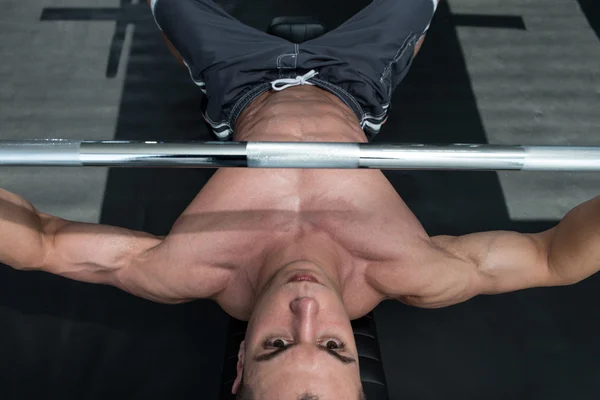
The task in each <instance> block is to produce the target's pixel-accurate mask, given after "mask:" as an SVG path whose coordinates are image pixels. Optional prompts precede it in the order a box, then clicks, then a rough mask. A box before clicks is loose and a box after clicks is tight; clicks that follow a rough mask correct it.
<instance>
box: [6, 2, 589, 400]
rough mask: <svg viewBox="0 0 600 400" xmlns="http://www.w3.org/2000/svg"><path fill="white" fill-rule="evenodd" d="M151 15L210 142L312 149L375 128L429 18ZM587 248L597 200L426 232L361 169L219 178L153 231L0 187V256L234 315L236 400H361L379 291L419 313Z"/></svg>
mask: <svg viewBox="0 0 600 400" xmlns="http://www.w3.org/2000/svg"><path fill="white" fill-rule="evenodd" d="M151 6H152V8H153V11H154V15H155V17H156V20H157V23H158V25H159V27H160V28H161V29H162V30H163V31H164V33H165V35H166V37H167V38H168V40H169V42H170V43H172V44H170V45H171V48H172V50H173V51H174V52H175V53H176V55H178V56H181V60H182V63H183V64H185V65H186V66H187V67H188V68H189V70H190V73H191V76H192V79H193V80H194V81H195V82H196V83H197V84H198V85H199V86H200V87H201V88H202V89H203V90H204V91H205V92H206V93H207V103H206V104H205V107H204V109H203V112H204V115H205V118H206V120H207V121H208V122H209V123H210V124H211V125H212V127H213V130H214V132H215V134H217V136H219V137H221V138H223V139H227V138H230V137H233V139H234V140H237V141H250V140H252V141H326V142H333V141H339V142H367V141H368V140H369V138H371V137H373V136H374V135H375V134H377V132H378V131H379V129H380V127H381V124H382V123H383V121H385V118H386V115H387V110H388V108H389V101H390V96H391V93H392V91H393V89H394V87H395V86H396V85H397V84H398V83H399V82H400V80H401V79H402V77H403V76H404V75H405V74H406V72H407V70H408V68H409V66H410V63H411V61H412V59H413V57H414V55H415V54H416V53H417V51H418V48H419V46H420V43H421V42H422V40H423V37H424V34H425V31H426V30H427V27H428V25H429V21H430V19H431V16H432V15H433V12H434V9H435V7H434V3H433V2H432V1H431V0H376V1H374V2H373V3H371V4H370V5H369V6H367V7H366V8H365V9H364V10H362V11H361V12H360V13H359V14H357V15H356V16H355V17H353V18H352V19H350V20H349V21H347V22H346V23H345V24H344V25H342V26H341V27H339V28H338V29H336V30H334V31H332V32H330V33H328V34H326V35H324V36H322V37H321V38H318V39H316V40H312V41H309V42H307V43H304V44H302V45H294V44H291V43H289V42H287V41H285V40H283V39H280V38H276V37H271V36H269V35H266V34H264V33H262V32H259V31H256V30H253V29H252V28H249V27H246V26H244V25H243V24H241V23H239V22H238V21H236V20H234V19H233V18H232V17H230V16H228V15H227V14H226V13H225V12H224V11H223V10H221V9H220V8H219V7H218V6H216V5H215V4H214V3H213V2H212V1H211V0H159V1H158V2H156V1H151ZM311 71H312V72H311ZM316 73H318V75H315V74H316ZM297 76H300V78H296V77H297ZM282 89H283V90H282ZM599 244H600V197H598V198H596V199H593V200H591V201H589V202H587V203H585V204H582V205H581V206H579V207H577V208H576V209H574V210H573V211H571V212H570V213H568V214H567V215H566V216H565V218H564V219H563V220H562V221H561V223H560V224H559V225H558V226H557V227H555V228H553V229H550V230H548V231H546V232H542V233H539V234H527V235H526V234H519V233H515V232H486V233H476V234H471V235H467V236H463V237H449V236H437V237H429V236H428V235H427V234H426V232H425V231H424V229H423V227H422V226H421V225H420V223H419V221H417V219H416V218H415V216H414V215H413V214H412V213H411V211H410V210H409V209H408V207H407V206H406V205H405V203H404V202H403V201H402V199H401V198H400V197H399V196H398V194H397V193H396V191H395V190H394V188H393V187H392V186H391V185H390V183H389V182H388V181H387V180H386V179H385V177H384V175H383V174H382V173H381V172H380V171H374V170H355V171H348V170H254V169H252V170H251V169H226V168H222V169H219V170H218V171H217V172H216V173H215V174H214V176H213V178H212V179H211V180H210V181H209V182H208V183H207V184H206V185H205V187H204V188H203V189H202V190H201V192H200V193H199V194H198V196H197V197H196V198H195V199H194V201H193V202H192V203H191V204H190V206H189V207H188V208H187V209H186V211H185V212H184V213H183V214H182V215H181V216H180V218H179V219H178V220H177V222H176V223H175V225H174V226H173V228H172V230H171V232H170V233H169V235H168V236H166V237H164V238H163V237H155V236H152V235H149V234H146V233H143V232H133V231H128V230H125V229H120V228H116V227H110V226H102V225H96V224H83V223H77V222H70V221H65V220H63V219H61V218H57V217H53V216H50V215H47V214H44V213H42V212H40V211H38V210H36V209H35V208H34V207H33V206H32V205H31V204H30V203H28V202H27V201H25V200H24V199H22V198H21V197H19V196H18V195H15V194H12V193H9V192H6V191H0V262H3V263H6V264H8V265H10V266H12V267H13V268H16V269H19V270H42V271H47V272H50V273H53V274H58V275H62V276H65V277H68V278H71V279H76V280H80V281H85V282H92V283H101V284H108V285H114V286H116V287H119V288H121V289H123V290H125V291H128V292H130V293H132V294H134V295H136V296H140V297H143V298H146V299H149V300H152V301H157V302H162V303H172V304H175V303H182V302H186V301H191V300H194V299H199V298H209V299H213V300H214V301H216V302H217V303H218V304H219V305H220V306H221V307H222V308H223V309H224V310H225V311H226V312H228V313H229V314H230V315H232V316H233V317H235V318H238V319H242V320H248V321H249V325H248V330H247V334H246V338H245V341H244V342H243V343H242V345H241V346H240V350H239V361H238V377H237V379H236V381H235V384H234V386H233V388H232V391H233V392H234V393H236V392H237V393H238V398H244V399H283V400H287V399H294V400H295V399H299V398H310V399H315V398H319V399H321V400H329V399H336V400H340V399H352V400H355V399H357V398H360V396H361V392H362V390H361V382H360V376H359V369H358V365H357V361H356V360H357V351H356V346H355V344H354V340H353V335H352V329H351V326H350V320H352V319H356V318H359V317H361V316H363V315H365V314H366V313H368V312H369V311H371V310H372V309H373V308H374V307H375V306H376V305H377V304H378V303H379V302H381V301H382V300H384V299H397V300H399V301H402V302H404V303H407V304H410V305H414V306H419V307H426V308H434V307H444V306H449V305H451V304H456V303H459V302H463V301H466V300H468V299H470V298H472V297H474V296H476V295H479V294H495V293H503V292H509V291H514V290H520V289H524V288H530V287H540V286H558V285H568V284H573V283H575V282H578V281H580V280H582V279H584V278H586V277H588V276H590V275H592V274H594V273H595V272H596V271H597V270H598V269H600V245H599Z"/></svg>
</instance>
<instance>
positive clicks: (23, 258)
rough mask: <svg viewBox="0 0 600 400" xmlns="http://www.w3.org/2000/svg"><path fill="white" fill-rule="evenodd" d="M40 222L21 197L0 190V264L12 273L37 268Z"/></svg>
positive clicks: (38, 261)
mask: <svg viewBox="0 0 600 400" xmlns="http://www.w3.org/2000/svg"><path fill="white" fill-rule="evenodd" d="M42 232H43V221H42V219H41V218H40V215H39V214H38V212H37V210H36V209H35V208H34V207H33V206H32V205H31V204H30V203H29V202H27V201H26V200H24V199H23V198H22V197H20V196H18V195H16V194H14V193H10V192H8V191H6V190H4V189H0V262H1V263H4V264H7V265H10V266H11V267H13V268H16V269H32V268H37V267H38V266H39V264H40V263H41V262H42V260H43V249H44V244H43V240H44V239H43V234H42Z"/></svg>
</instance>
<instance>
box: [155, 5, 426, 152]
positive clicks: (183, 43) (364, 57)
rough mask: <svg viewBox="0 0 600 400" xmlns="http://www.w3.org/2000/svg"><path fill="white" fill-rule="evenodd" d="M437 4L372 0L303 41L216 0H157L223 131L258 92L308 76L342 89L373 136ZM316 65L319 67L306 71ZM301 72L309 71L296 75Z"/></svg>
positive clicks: (206, 112)
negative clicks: (238, 15)
mask: <svg viewBox="0 0 600 400" xmlns="http://www.w3.org/2000/svg"><path fill="white" fill-rule="evenodd" d="M435 4H436V1H435V0H374V1H373V2H372V3H371V4H369V5H368V6H367V7H365V8H364V9H363V10H362V11H360V12H359V13H358V14H356V15H355V16H354V17H352V18H350V19H349V20H348V21H346V22H345V23H344V24H342V25H340V26H339V27H338V28H336V29H334V30H333V31H331V32H328V33H326V34H325V35H323V36H320V37H318V38H316V39H314V40H310V41H307V42H304V43H302V44H294V43H291V42H289V41H287V40H285V39H282V38H279V37H276V36H272V35H269V34H267V33H265V32H262V31H259V30H257V29H254V28H252V27H250V26H248V25H245V24H243V23H242V22H240V21H238V20H236V19H235V18H233V17H232V16H231V15H229V14H227V13H226V12H225V10H223V9H222V8H221V7H220V6H219V5H218V4H216V3H215V2H214V1H213V0H152V11H153V13H154V17H155V20H156V23H157V24H158V26H159V28H160V29H161V30H162V31H163V32H164V34H165V35H166V36H167V38H168V39H169V40H170V41H171V43H173V45H174V46H175V48H176V49H177V50H178V51H179V53H180V55H181V57H182V58H183V60H184V62H185V64H186V65H187V67H188V69H189V71H190V75H191V78H192V80H193V81H194V82H195V83H196V85H198V86H199V87H200V89H201V90H202V91H203V92H204V94H205V96H204V98H203V104H202V113H203V116H204V119H205V120H206V121H207V122H208V123H209V124H210V126H211V127H212V129H213V132H214V133H215V135H216V136H217V137H218V138H219V139H221V140H227V139H231V138H232V137H233V133H234V132H233V129H234V127H235V123H236V120H237V118H238V117H239V116H240V114H241V113H242V111H243V110H244V109H245V108H246V107H247V106H248V105H249V104H250V103H252V101H253V100H255V99H256V98H257V97H258V96H260V95H261V94H263V93H265V92H267V91H269V90H274V88H273V86H272V85H273V84H275V85H276V87H282V86H284V85H285V84H286V83H288V82H290V83H291V85H298V84H307V83H306V82H308V84H313V85H316V86H318V87H320V88H322V89H325V90H327V91H329V92H331V93H333V94H334V95H336V96H337V97H339V98H340V100H341V101H343V102H344V103H345V104H346V105H347V106H348V107H350V108H351V109H352V110H353V111H354V113H355V114H356V116H357V117H358V120H359V121H360V124H361V128H362V129H363V130H364V131H365V133H366V134H367V137H368V138H369V139H372V138H373V137H374V136H375V135H377V133H379V131H380V129H381V127H382V125H383V124H384V123H385V121H386V119H387V115H388V111H389V109H390V99H391V96H392V92H393V90H394V89H395V88H396V86H397V85H398V84H399V83H400V81H402V79H403V78H404V77H405V76H406V74H407V72H408V69H409V68H410V65H411V63H412V60H413V53H414V48H415V45H416V43H417V41H418V40H419V39H420V38H421V36H423V35H424V34H425V32H426V31H427V29H428V28H429V23H430V22H431V18H432V17H433V14H434V12H435ZM311 71H315V72H316V73H318V74H317V75H316V76H314V73H313V74H309V75H306V74H307V73H310V72H311ZM300 76H305V77H307V78H308V79H307V80H306V81H304V82H303V81H302V80H301V79H297V80H295V79H296V78H297V77H300ZM280 79H291V80H290V81H279V80H280Z"/></svg>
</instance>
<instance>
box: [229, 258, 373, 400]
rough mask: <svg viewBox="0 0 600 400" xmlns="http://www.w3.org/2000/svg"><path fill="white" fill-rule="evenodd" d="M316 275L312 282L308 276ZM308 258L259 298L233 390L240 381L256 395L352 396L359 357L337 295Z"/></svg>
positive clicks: (281, 273) (357, 383) (357, 386)
mask: <svg viewBox="0 0 600 400" xmlns="http://www.w3.org/2000/svg"><path fill="white" fill-rule="evenodd" d="M311 278H314V279H315V280H316V281H309V280H306V279H311ZM334 287H335V286H334V285H333V283H332V282H331V281H329V280H328V279H327V277H326V276H325V274H324V273H323V271H322V270H321V269H320V268H319V267H318V266H316V265H314V264H312V263H309V262H296V263H293V264H290V265H288V266H286V267H285V268H283V269H282V270H280V271H279V272H278V274H277V275H276V276H275V277H274V278H273V279H272V281H271V282H270V283H269V284H268V286H267V288H266V289H265V290H264V291H263V294H262V296H261V297H260V299H259V300H258V302H257V304H256V306H255V308H254V311H253V313H252V316H251V318H250V321H249V323H248V329H247V332H246V340H245V342H244V343H242V345H241V346H240V354H239V360H238V377H237V380H236V383H235V384H234V391H237V389H238V387H239V384H240V381H241V378H242V369H243V376H244V382H245V383H246V384H249V385H250V386H251V387H252V388H253V391H254V393H255V395H256V397H257V398H258V399H261V398H269V399H281V400H286V399H296V398H297V397H298V396H299V395H300V394H303V393H306V392H310V393H312V394H314V395H318V396H320V399H321V400H329V399H331V400H334V399H336V400H344V399H352V400H354V399H356V397H357V393H358V392H359V390H360V387H361V382H360V373H359V369H358V356H357V351H356V345H355V343H354V335H353V332H352V327H351V325H350V320H349V319H348V315H347V313H346V310H345V309H344V305H343V303H342V299H341V296H340V294H339V293H338V291H337V290H336V289H334Z"/></svg>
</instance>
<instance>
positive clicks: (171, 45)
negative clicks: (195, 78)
mask: <svg viewBox="0 0 600 400" xmlns="http://www.w3.org/2000/svg"><path fill="white" fill-rule="evenodd" d="M146 1H147V2H148V5H149V6H150V8H152V0H146ZM161 35H162V37H163V39H164V40H165V42H166V43H167V47H168V48H169V51H170V52H171V54H173V56H174V57H175V59H176V60H177V62H178V63H179V64H180V65H181V66H184V67H185V63H184V62H183V59H182V58H181V54H179V52H178V51H177V49H176V48H175V46H173V43H171V41H170V40H169V39H168V38H167V35H165V34H164V33H162V32H161Z"/></svg>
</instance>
